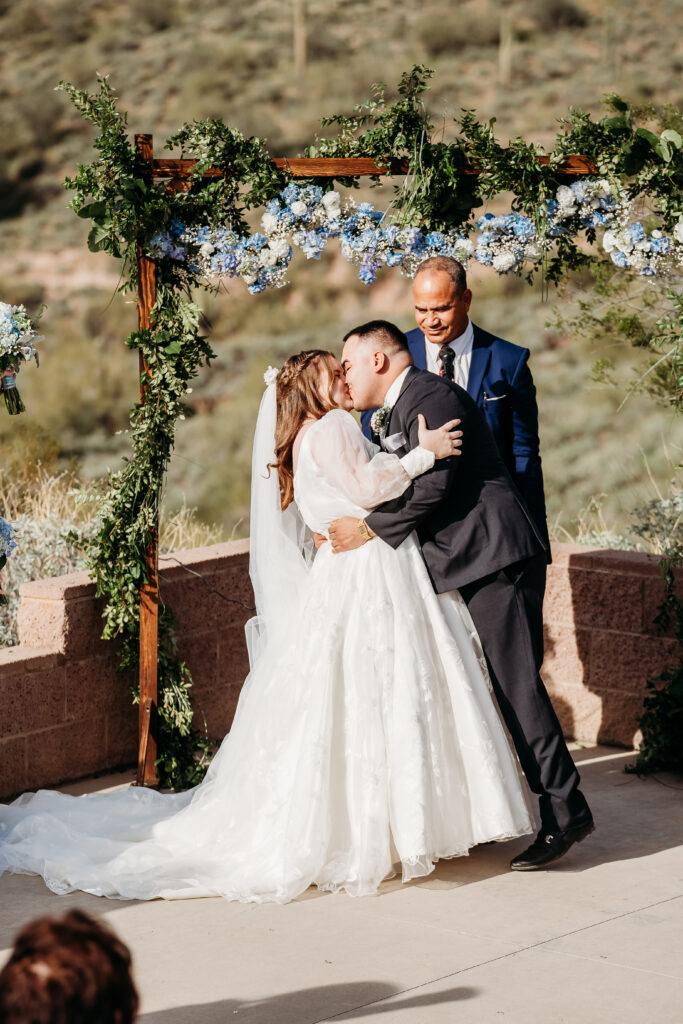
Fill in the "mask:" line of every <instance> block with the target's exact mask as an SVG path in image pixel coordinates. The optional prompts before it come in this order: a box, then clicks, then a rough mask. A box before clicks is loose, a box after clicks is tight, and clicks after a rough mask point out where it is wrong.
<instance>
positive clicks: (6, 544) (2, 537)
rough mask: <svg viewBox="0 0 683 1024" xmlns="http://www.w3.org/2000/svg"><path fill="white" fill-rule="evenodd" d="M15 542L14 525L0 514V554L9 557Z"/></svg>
mask: <svg viewBox="0 0 683 1024" xmlns="http://www.w3.org/2000/svg"><path fill="white" fill-rule="evenodd" d="M16 546H17V544H16V541H15V540H14V527H13V526H12V524H11V523H9V522H8V521H7V520H6V519H3V518H2V516H0V555H4V556H5V558H9V556H10V555H11V554H12V552H13V551H14V549H15V548H16Z"/></svg>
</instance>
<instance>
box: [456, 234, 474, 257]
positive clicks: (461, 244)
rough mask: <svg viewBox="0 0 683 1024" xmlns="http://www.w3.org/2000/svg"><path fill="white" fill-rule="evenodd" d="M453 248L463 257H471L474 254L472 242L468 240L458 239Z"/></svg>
mask: <svg viewBox="0 0 683 1024" xmlns="http://www.w3.org/2000/svg"><path fill="white" fill-rule="evenodd" d="M454 248H455V249H456V251H457V252H458V254H461V253H462V255H463V256H465V257H467V256H471V255H472V253H473V252H474V242H473V241H472V240H471V239H470V238H459V239H458V240H457V242H456V243H455V245H454Z"/></svg>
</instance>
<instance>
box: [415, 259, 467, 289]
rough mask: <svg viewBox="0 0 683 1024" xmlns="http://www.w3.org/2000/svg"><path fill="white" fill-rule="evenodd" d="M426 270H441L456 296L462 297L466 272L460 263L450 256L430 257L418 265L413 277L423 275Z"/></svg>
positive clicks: (465, 286)
mask: <svg viewBox="0 0 683 1024" xmlns="http://www.w3.org/2000/svg"><path fill="white" fill-rule="evenodd" d="M426 270H441V271H443V273H444V274H448V276H449V277H450V279H451V281H452V282H453V284H454V285H455V287H456V289H457V292H458V295H462V293H463V292H464V291H465V289H466V288H467V272H466V271H465V268H464V267H463V265H462V263H460V261H459V260H455V259H453V257H452V256H430V257H429V259H428V260H424V261H423V262H422V263H421V264H420V265H419V267H418V268H417V270H416V271H415V277H417V275H418V274H423V273H424V272H425V271H426Z"/></svg>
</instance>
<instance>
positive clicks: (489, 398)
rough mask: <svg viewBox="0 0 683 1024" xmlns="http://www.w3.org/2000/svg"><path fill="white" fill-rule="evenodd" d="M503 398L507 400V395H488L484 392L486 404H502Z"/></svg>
mask: <svg viewBox="0 0 683 1024" xmlns="http://www.w3.org/2000/svg"><path fill="white" fill-rule="evenodd" d="M501 398H507V395H487V394H486V393H485V392H484V401H485V402H500V400H501Z"/></svg>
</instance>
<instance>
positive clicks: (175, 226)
mask: <svg viewBox="0 0 683 1024" xmlns="http://www.w3.org/2000/svg"><path fill="white" fill-rule="evenodd" d="M169 230H170V232H171V234H172V235H174V236H175V237H176V238H179V237H180V235H182V234H183V232H184V231H185V225H184V224H183V222H182V221H181V220H178V218H177V217H174V218H173V220H172V221H171V226H170V228H169Z"/></svg>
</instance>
